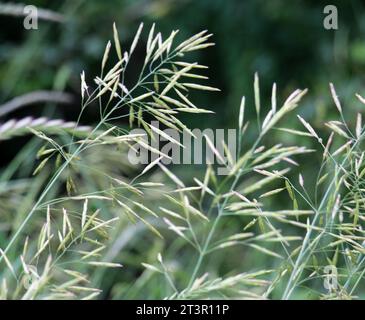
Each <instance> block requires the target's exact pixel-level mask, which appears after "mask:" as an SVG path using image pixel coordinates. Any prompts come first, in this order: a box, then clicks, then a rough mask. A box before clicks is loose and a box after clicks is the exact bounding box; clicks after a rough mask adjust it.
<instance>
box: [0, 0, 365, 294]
mask: <svg viewBox="0 0 365 320" xmlns="http://www.w3.org/2000/svg"><path fill="white" fill-rule="evenodd" d="M32 3H33V4H34V2H32ZM35 4H36V5H39V7H43V8H45V7H47V6H48V4H47V3H46V2H45V1H37V2H36V3H35ZM335 4H336V5H337V6H338V10H339V14H340V22H339V25H340V27H339V30H337V31H328V30H325V29H324V28H323V25H322V19H323V7H324V5H325V3H323V4H322V3H321V1H306V3H305V4H304V3H303V2H299V1H291V2H287V1H280V0H274V1H270V2H269V3H268V2H267V1H260V0H257V1H229V2H227V1H220V0H215V1H208V0H207V1H205V0H201V1H162V0H156V1H108V2H101V1H93V0H91V1H82V0H78V1H64V2H63V4H62V5H56V4H53V6H54V7H52V8H51V7H47V9H52V10H54V13H55V14H56V13H57V14H61V15H62V19H60V20H59V21H58V20H57V19H56V20H57V21H51V20H49V19H45V20H42V21H40V22H39V29H38V30H24V28H23V25H22V19H21V18H19V17H16V16H14V15H12V14H9V13H7V14H6V15H1V20H0V24H1V26H2V29H1V30H2V31H1V33H0V37H1V39H2V41H1V44H0V60H1V65H0V95H1V96H0V98H1V101H2V105H1V106H0V116H1V117H2V119H1V125H0V140H1V144H2V148H3V150H4V155H3V158H2V167H1V172H0V283H1V287H0V297H1V298H5V299H20V298H23V299H52V298H53V299H55V298H66V299H67V298H72V299H81V298H85V299H92V298H109V299H134V298H145V299H156V298H174V299H189V298H219V299H220V298H222V299H224V298H239V299H247V298H248V299H251V298H258V299H296V298H306V299H350V298H364V285H363V276H364V274H365V265H364V263H365V256H364V245H363V243H364V240H365V235H364V230H363V227H362V225H363V221H364V198H363V193H364V187H363V185H362V183H363V176H364V174H365V167H364V160H365V159H364V151H363V149H362V148H363V139H364V125H363V121H362V115H361V113H362V112H361V111H362V110H363V108H364V104H365V99H364V98H363V97H364V96H365V95H364V94H362V91H363V90H362V87H363V83H362V80H363V76H362V71H363V69H364V63H365V49H364V48H365V47H364V46H365V44H364V43H363V42H362V41H361V38H362V34H363V32H364V31H365V30H363V29H364V26H363V23H362V22H361V21H362V20H361V18H362V17H363V16H364V12H365V11H363V8H362V4H361V1H355V0H354V1H350V2H348V3H347V4H344V2H339V3H335ZM197 15H199V19H197ZM140 21H144V23H142V24H140ZM113 22H115V23H113ZM154 22H156V23H154ZM5 26H6V27H5ZM9 26H11V27H9ZM177 29H179V31H177ZM205 29H208V31H206V30H205ZM171 30H176V31H171ZM201 30H205V31H201ZM213 42H214V43H215V46H213V44H214V43H213ZM206 66H208V67H209V68H207V67H206ZM80 75H81V77H80ZM208 78H209V79H208ZM216 88H219V89H220V90H218V89H216ZM297 88H300V89H297ZM12 99H13V100H12ZM211 111H213V112H211ZM152 120H157V121H159V122H160V124H161V128H166V127H168V128H171V129H175V130H178V131H180V132H183V131H185V132H188V133H190V134H191V135H193V134H192V133H191V131H190V129H192V128H195V127H200V128H236V129H237V130H238V133H239V134H238V146H239V148H238V150H237V154H236V157H232V155H230V154H229V151H228V150H227V149H225V151H224V154H219V151H217V150H216V149H215V147H214V146H213V144H212V143H210V141H209V139H207V145H208V147H209V148H210V149H211V151H212V152H213V153H214V154H215V155H217V156H218V157H222V156H223V157H226V158H228V159H229V161H228V164H227V167H228V172H229V174H228V175H227V176H220V175H218V174H217V168H216V166H214V165H208V166H205V165H170V166H165V165H163V164H162V163H161V161H160V160H161V157H165V156H166V155H165V154H163V152H161V151H159V150H154V149H150V151H151V152H152V153H155V154H157V155H158V157H159V158H158V160H156V161H153V162H152V163H150V164H149V165H147V166H146V165H145V166H138V165H132V164H131V163H130V161H129V159H128V150H129V148H130V147H131V145H133V143H136V142H139V143H143V141H141V136H139V135H135V134H132V133H130V130H131V129H132V128H136V127H140V128H143V129H144V130H145V131H146V132H147V134H148V135H149V136H153V135H154V134H161V132H160V131H156V129H155V128H154V127H152V126H150V122H151V121H152ZM169 139H170V142H172V143H176V141H175V140H173V139H171V138H168V137H167V140H169ZM235 158H237V160H234V159H235ZM329 276H331V277H329ZM333 276H334V277H333ZM334 284H335V285H334Z"/></svg>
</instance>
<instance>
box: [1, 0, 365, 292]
mask: <svg viewBox="0 0 365 320" xmlns="http://www.w3.org/2000/svg"><path fill="white" fill-rule="evenodd" d="M12 3H16V2H14V1H13V2H12ZM21 3H24V4H32V5H36V6H37V7H40V8H44V9H50V10H52V11H54V12H57V13H59V14H61V15H62V16H63V19H62V21H61V22H53V21H42V20H40V21H39V22H38V23H39V25H38V30H25V29H24V27H23V18H22V17H16V16H10V15H0V105H2V104H4V103H5V102H6V101H8V100H10V99H12V98H14V97H17V96H19V95H22V94H25V93H29V92H32V91H35V90H57V91H64V92H67V93H69V94H71V95H72V101H73V102H72V103H71V104H70V103H69V104H65V105H57V104H52V103H48V104H45V103H43V104H35V105H32V106H27V107H25V108H21V109H18V110H16V111H15V112H12V113H7V114H6V115H4V116H2V119H0V122H4V121H6V120H7V119H10V118H21V117H24V116H27V115H31V116H36V115H37V116H39V115H47V116H49V117H52V118H61V119H67V120H76V119H77V116H78V114H79V111H80V98H79V97H80V73H81V72H82V71H83V70H85V72H86V76H87V79H88V80H89V81H90V82H91V80H92V78H93V77H95V76H96V75H98V74H99V72H100V61H101V57H102V55H103V52H104V49H105V45H106V43H107V41H108V40H112V37H113V33H112V24H113V22H115V23H116V25H117V27H118V30H119V34H120V37H121V45H122V47H123V46H124V47H125V48H126V47H129V46H130V43H131V41H132V39H133V36H134V34H135V32H136V30H137V28H138V25H139V23H140V22H144V23H145V26H146V29H149V27H150V26H151V25H152V23H153V22H156V27H157V29H159V30H160V31H162V33H163V35H165V36H166V35H168V34H169V33H170V32H171V30H172V29H179V30H180V39H184V38H186V37H189V36H191V35H193V34H195V33H197V32H199V31H201V30H204V29H208V30H209V32H211V33H213V34H214V36H213V41H214V42H215V43H216V46H214V47H211V48H208V49H207V50H203V51H199V53H197V54H196V56H192V57H191V59H192V60H193V59H194V60H196V61H199V62H200V63H201V64H205V65H208V66H209V67H210V68H209V70H208V71H207V75H208V76H209V78H210V85H212V86H216V87H218V88H220V89H221V90H222V91H221V92H218V93H216V92H214V93H209V94H205V93H203V94H201V93H198V94H196V95H195V96H194V97H192V101H195V104H196V105H198V106H200V107H202V108H207V109H211V110H213V111H215V112H216V114H215V115H208V116H206V115H204V116H203V115H201V116H196V115H194V117H189V116H186V117H185V118H184V121H185V122H186V124H187V125H188V126H189V127H191V128H199V127H200V128H201V127H210V128H235V127H236V126H237V118H238V109H239V103H240V99H241V97H242V95H245V96H246V97H247V105H248V107H247V110H248V117H249V118H250V117H251V118H252V120H254V119H255V114H254V107H253V77H254V73H255V72H256V71H257V72H258V73H259V75H260V85H261V93H262V105H263V108H264V109H266V110H268V109H269V108H270V95H271V87H272V84H273V82H276V83H277V85H278V99H279V101H281V102H283V101H284V100H285V99H286V97H287V96H288V95H289V94H290V93H291V92H292V91H293V90H295V89H296V88H308V89H309V94H308V95H307V96H306V97H305V99H304V100H303V102H302V103H301V106H300V108H299V109H298V110H299V111H298V113H300V114H301V115H302V116H303V117H304V118H305V119H306V120H307V121H309V122H311V123H312V125H313V127H314V128H315V129H316V130H318V132H320V133H321V134H323V135H324V136H327V135H328V132H329V131H326V130H325V129H323V121H324V119H326V120H328V119H331V117H332V116H333V117H334V118H335V117H337V115H336V116H335V114H336V109H335V107H334V105H333V102H332V100H331V96H330V93H329V86H328V84H329V82H333V83H334V84H335V86H336V89H337V93H338V94H339V96H340V99H341V102H342V104H343V108H344V111H345V116H346V117H347V119H348V121H349V122H350V123H353V122H354V121H355V119H356V112H357V111H361V110H362V108H363V106H362V105H361V103H360V102H358V101H357V100H356V99H354V94H355V93H360V94H362V95H363V94H365V92H364V91H365V90H364V88H365V81H364V80H365V40H364V35H365V2H364V1H360V0H347V1H343V0H342V1H340V0H338V1H331V4H333V5H336V6H337V8H338V15H339V28H338V30H326V29H325V28H324V27H323V19H324V18H325V14H324V13H323V9H324V7H325V6H326V5H327V4H328V1H319V0H306V1H303V0H291V1H287V0H270V1H268V0H244V1H243V0H229V1H227V0H133V1H128V0H108V1H100V0H87V1H86V0H68V1H67V0H66V1H46V0H43V1H42V0H39V1H35V0H34V1H21ZM2 4H4V3H2ZM143 36H144V37H145V38H144V40H145V39H146V37H147V34H144V35H143ZM144 50H145V48H144V46H142V42H140V46H139V47H137V49H136V55H135V57H134V59H135V60H134V61H135V62H136V63H138V59H139V58H140V61H139V62H141V63H142V62H143V59H144V54H145V51H144ZM136 59H137V60H136ZM292 119H293V120H294V119H296V118H295V117H293V118H292ZM287 121H291V120H290V118H287ZM96 122H98V113H97V110H96V111H95V113H93V112H92V111H91V112H89V113H87V114H86V116H85V117H84V118H83V119H82V123H83V124H90V125H92V124H93V123H96ZM288 126H289V127H291V128H301V125H300V123H299V122H298V121H297V120H294V121H292V122H291V123H290V124H289V125H288ZM276 135H280V137H279V138H280V140H281V141H282V142H283V143H286V142H288V143H295V144H307V145H308V144H309V143H311V142H310V141H308V139H305V140H304V139H303V141H301V139H299V138H295V139H298V140H295V141H293V140H292V139H294V138H293V137H292V136H289V135H286V134H283V133H280V132H278V133H274V134H273V135H272V138H273V139H277V138H278V137H277V136H276ZM251 138H253V137H251V135H250V134H248V135H247V136H246V137H245V139H251ZM26 141H27V138H17V139H13V140H11V141H9V142H6V141H5V142H1V145H2V146H1V148H2V157H1V160H0V162H1V165H2V166H3V167H5V166H6V165H7V164H8V163H9V162H10V161H11V160H12V159H13V158H14V156H15V155H16V154H17V152H18V150H19V149H20V147H21V146H22V145H24V144H25V143H26ZM306 159H307V161H311V160H309V159H308V158H306ZM313 161H314V159H313ZM308 168H310V166H308V167H307V169H308ZM303 170H306V169H303ZM303 173H304V174H305V172H303ZM18 174H21V173H18ZM26 174H29V171H28V172H24V175H26ZM313 178H314V177H313ZM309 179H310V177H309ZM0 241H1V238H0ZM112 279H113V278H107V279H104V280H103V281H107V282H108V281H113V280H112ZM105 287H106V288H110V286H108V284H105ZM157 296H158V295H157ZM115 297H119V296H118V294H116V295H115ZM130 297H133V295H132V296H130Z"/></svg>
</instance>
